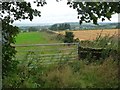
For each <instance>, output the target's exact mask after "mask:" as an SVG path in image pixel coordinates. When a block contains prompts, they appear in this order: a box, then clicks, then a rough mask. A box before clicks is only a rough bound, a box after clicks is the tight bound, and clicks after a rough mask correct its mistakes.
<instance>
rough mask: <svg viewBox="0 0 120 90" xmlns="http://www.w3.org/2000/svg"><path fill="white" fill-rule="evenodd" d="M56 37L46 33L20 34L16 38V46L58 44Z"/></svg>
mask: <svg viewBox="0 0 120 90" xmlns="http://www.w3.org/2000/svg"><path fill="white" fill-rule="evenodd" d="M55 36H56V35H51V34H48V33H46V32H26V33H20V34H18V36H17V37H16V44H45V43H58V42H60V41H58V40H55Z"/></svg>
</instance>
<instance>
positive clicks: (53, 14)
mask: <svg viewBox="0 0 120 90" xmlns="http://www.w3.org/2000/svg"><path fill="white" fill-rule="evenodd" d="M27 1H28V0H27ZM46 1H47V5H45V6H44V7H37V6H36V5H34V4H32V7H33V8H37V9H38V10H40V11H41V17H35V18H34V19H33V21H32V22H31V21H29V20H22V21H21V22H19V21H16V22H15V24H23V23H24V24H32V23H62V22H78V21H79V20H78V19H77V11H76V10H74V9H72V8H70V7H69V6H68V5H67V0H62V1H60V2H56V0H46ZM31 2H32V1H31ZM99 21H100V20H99ZM105 22H118V15H117V14H115V15H113V17H112V19H111V21H109V20H107V19H106V21H105Z"/></svg>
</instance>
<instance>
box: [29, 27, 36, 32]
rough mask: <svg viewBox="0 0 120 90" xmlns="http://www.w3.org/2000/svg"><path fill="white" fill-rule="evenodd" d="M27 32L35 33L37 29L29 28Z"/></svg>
mask: <svg viewBox="0 0 120 90" xmlns="http://www.w3.org/2000/svg"><path fill="white" fill-rule="evenodd" d="M28 31H29V32H36V31H38V29H37V28H35V27H30V28H29V29H28Z"/></svg>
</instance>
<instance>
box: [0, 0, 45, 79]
mask: <svg viewBox="0 0 120 90" xmlns="http://www.w3.org/2000/svg"><path fill="white" fill-rule="evenodd" d="M34 3H35V4H37V6H43V5H45V4H46V2H45V0H40V1H39V2H38V1H35V2H34ZM34 16H39V17H40V11H38V10H36V9H32V7H31V3H29V2H28V3H27V2H17V0H16V2H15V1H14V2H13V1H11V0H10V1H9V2H2V10H1V11H0V20H1V22H2V74H3V76H7V73H8V72H9V71H10V70H12V69H14V67H13V66H14V65H13V64H15V62H14V60H13V57H14V56H15V54H16V51H15V47H13V46H12V45H11V44H14V43H15V36H16V35H17V34H18V33H19V29H18V27H16V26H12V25H11V24H12V23H13V22H14V21H16V20H21V19H29V20H30V21H32V19H33V18H34ZM3 78H4V77H3Z"/></svg>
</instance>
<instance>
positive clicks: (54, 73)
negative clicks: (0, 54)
mask: <svg viewBox="0 0 120 90" xmlns="http://www.w3.org/2000/svg"><path fill="white" fill-rule="evenodd" d="M16 41H17V42H16V44H38V43H54V42H61V41H58V40H57V39H56V38H55V37H54V36H53V34H48V33H46V32H40V33H39V32H31V33H20V34H19V35H18V37H17V39H16ZM99 44H100V43H99ZM100 45H101V44H100ZM36 59H37V58H34V59H33V60H32V61H29V60H24V61H22V62H18V65H17V66H16V67H15V69H14V71H11V72H9V75H8V76H7V77H6V78H5V79H4V80H3V87H4V88H117V87H118V86H119V80H118V77H119V76H118V69H119V68H118V61H117V60H114V59H113V58H112V57H109V58H106V59H104V60H102V61H103V62H102V63H101V62H100V61H95V62H91V63H89V62H88V60H87V58H86V59H85V60H79V61H78V60H75V61H73V62H66V61H63V62H62V63H56V64H54V63H53V64H49V65H41V63H39V62H38V61H36ZM69 59H70V58H69Z"/></svg>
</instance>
